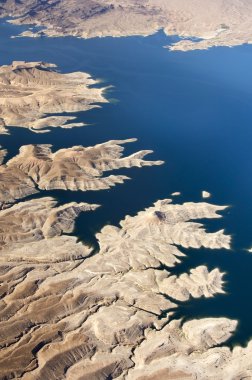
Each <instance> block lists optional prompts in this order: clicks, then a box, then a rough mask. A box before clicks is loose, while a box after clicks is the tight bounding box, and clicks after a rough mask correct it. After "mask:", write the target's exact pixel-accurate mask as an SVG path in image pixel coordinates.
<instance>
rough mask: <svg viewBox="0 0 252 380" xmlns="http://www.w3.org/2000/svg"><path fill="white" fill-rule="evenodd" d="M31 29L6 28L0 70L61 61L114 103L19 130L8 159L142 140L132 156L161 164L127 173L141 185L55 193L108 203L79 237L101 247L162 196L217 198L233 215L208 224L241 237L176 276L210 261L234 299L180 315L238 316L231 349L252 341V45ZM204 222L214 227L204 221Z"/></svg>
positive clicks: (204, 303)
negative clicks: (42, 130) (197, 47)
mask: <svg viewBox="0 0 252 380" xmlns="http://www.w3.org/2000/svg"><path fill="white" fill-rule="evenodd" d="M24 29H25V28H23V27H17V26H12V25H10V24H7V23H4V22H3V23H2V24H0V64H1V65H2V64H9V63H11V62H12V61H13V60H27V61H40V60H42V61H46V62H51V63H56V64H57V65H58V66H59V69H60V70H61V71H63V72H68V71H78V70H80V71H87V72H89V73H91V74H92V75H93V76H94V77H95V78H99V79H102V81H103V83H102V86H104V85H107V84H111V85H113V86H114V87H113V88H111V89H110V90H109V91H108V92H107V95H106V96H107V97H108V98H109V99H111V103H109V104H105V105H103V106H102V108H100V109H95V110H91V111H89V112H81V113H78V115H77V116H78V119H79V120H81V121H84V122H86V123H89V124H90V125H88V126H86V127H83V128H75V129H70V130H68V129H60V128H54V129H52V132H51V133H47V134H35V133H33V132H30V131H28V130H26V129H23V128H12V129H11V135H9V136H4V135H2V136H0V144H1V145H2V146H3V147H4V148H7V149H8V152H9V157H12V156H13V155H15V154H16V153H17V152H18V149H19V147H20V146H22V145H24V144H30V143H32V144H34V143H50V144H53V146H54V149H55V150H56V149H58V148H62V147H70V146H73V145H79V144H82V145H85V146H88V145H94V144H97V143H100V142H104V141H107V140H109V139H124V138H129V137H137V138H138V142H136V143H134V144H130V145H127V148H126V152H127V153H130V152H133V151H136V150H139V149H153V150H154V154H153V155H152V156H150V158H153V159H161V160H164V161H165V165H163V166H161V167H155V166H154V167H150V168H148V167H147V168H142V169H129V170H121V171H118V172H117V173H118V174H119V172H120V173H121V174H126V175H129V176H130V177H131V178H132V179H131V180H130V181H127V182H126V183H125V184H123V185H118V186H116V187H115V188H113V189H111V190H108V191H99V192H86V193H83V192H65V191H51V192H44V193H40V194H39V196H43V195H47V196H48V195H52V196H54V197H57V198H58V200H59V202H60V203H65V202H69V201H73V200H74V201H77V202H79V201H84V202H92V203H99V204H101V205H102V207H101V208H100V209H98V210H97V211H96V212H94V213H87V214H83V215H81V216H80V217H79V219H78V221H77V226H76V230H75V234H77V236H79V238H80V239H81V240H83V241H86V242H89V243H91V244H95V233H96V232H97V231H99V230H100V229H101V228H102V227H103V226H104V225H105V224H107V223H112V224H116V225H117V224H118V223H119V221H120V220H121V219H123V218H124V216H125V215H126V214H130V215H134V214H135V213H136V212H138V211H140V210H142V209H143V208H145V207H148V206H150V205H151V204H152V203H153V202H154V201H156V200H157V199H162V198H167V197H169V194H170V193H172V192H174V191H181V192H182V196H180V197H178V198H177V201H178V202H184V201H199V200H201V197H200V195H201V191H202V190H207V191H209V192H211V193H212V194H213V196H212V198H211V199H210V201H211V202H213V203H217V204H226V205H230V208H229V209H228V210H227V211H226V212H224V218H223V219H220V220H211V221H207V222H206V225H207V228H208V229H209V230H210V231H211V230H213V231H214V230H217V229H219V228H225V230H226V232H227V233H229V234H232V236H233V250H232V251H225V250H216V251H212V250H207V249H201V250H193V249H190V250H186V251H185V253H186V254H187V257H186V258H184V259H183V261H182V263H181V264H180V265H178V266H177V267H176V268H175V270H174V273H177V274H179V273H182V272H184V271H189V269H190V268H193V267H196V266H198V265H202V264H206V265H207V266H208V267H209V269H212V268H214V267H219V268H220V269H221V271H224V272H226V275H225V281H226V286H225V290H226V292H227V294H225V295H220V296H216V297H214V298H213V299H210V300H209V299H199V300H191V301H190V302H187V303H184V304H182V305H181V306H180V308H179V310H178V312H177V314H176V316H182V317H184V316H185V317H186V318H189V319H190V318H199V317H208V316H226V317H229V318H234V319H238V320H239V327H238V330H237V332H236V334H235V335H234V337H233V338H232V339H231V340H230V342H229V343H230V345H233V344H237V343H239V344H245V343H246V342H247V341H248V339H249V338H251V337H252V323H251V317H252V305H251V303H250V301H249V300H250V295H251V292H252V281H251V279H250V274H251V270H252V255H251V254H250V253H248V252H247V251H246V250H247V249H248V248H250V247H251V246H252V202H251V200H252V176H251V162H252V149H251V142H252V109H251V101H252V71H251V65H252V47H251V46H241V47H236V48H233V49H230V48H214V49H211V50H209V51H194V52H187V53H182V52H170V51H168V50H167V49H163V48H162V46H164V45H167V44H170V43H172V42H173V41H174V40H175V39H172V38H167V37H166V36H165V35H164V34H163V33H162V32H160V33H157V34H155V35H154V36H151V37H128V38H103V39H98V38H97V39H90V40H86V41H85V40H80V39H75V38H71V37H65V38H57V39H55V38H51V39H46V38H38V39H28V38H18V39H11V38H10V37H11V35H13V34H15V35H16V34H18V33H20V31H22V30H24ZM204 222H205V221H204Z"/></svg>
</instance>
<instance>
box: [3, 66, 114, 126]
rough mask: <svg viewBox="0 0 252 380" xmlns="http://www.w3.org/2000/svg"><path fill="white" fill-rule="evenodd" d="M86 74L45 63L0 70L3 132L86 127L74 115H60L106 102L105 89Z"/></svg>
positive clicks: (8, 67) (6, 67) (5, 67)
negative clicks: (98, 86)
mask: <svg viewBox="0 0 252 380" xmlns="http://www.w3.org/2000/svg"><path fill="white" fill-rule="evenodd" d="M95 83H97V82H96V81H95V80H93V79H92V78H90V76H89V75H88V74H86V73H82V72H76V73H69V74H61V73H60V72H58V71H57V70H56V65H53V64H49V63H44V62H22V61H21V62H19V61H17V62H13V63H12V64H11V65H9V66H1V67H0V93H1V97H0V114H1V118H0V133H8V132H9V129H8V127H11V126H16V127H24V128H29V129H31V130H32V131H34V132H39V131H40V132H46V131H47V130H46V129H45V128H47V127H62V128H72V127H79V126H83V125H84V124H83V123H76V122H74V119H75V117H74V116H69V115H67V116H57V114H60V113H71V112H77V111H86V110H89V109H91V108H94V107H98V105H97V104H96V103H104V102H107V100H106V99H105V98H104V96H103V93H104V90H105V89H104V88H100V89H98V88H94V87H90V86H91V85H93V84H95Z"/></svg>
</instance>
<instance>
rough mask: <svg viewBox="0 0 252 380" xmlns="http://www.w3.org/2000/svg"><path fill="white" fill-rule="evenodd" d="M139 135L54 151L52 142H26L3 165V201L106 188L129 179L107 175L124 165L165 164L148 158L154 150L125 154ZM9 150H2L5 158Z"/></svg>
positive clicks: (0, 181)
mask: <svg viewBox="0 0 252 380" xmlns="http://www.w3.org/2000/svg"><path fill="white" fill-rule="evenodd" d="M134 141H136V139H128V140H111V141H108V142H105V143H102V144H97V145H95V146H91V147H83V146H74V147H72V148H67V149H60V150H58V151H56V152H54V153H53V152H52V150H51V145H24V146H22V147H21V148H20V153H19V154H18V155H17V156H15V157H14V158H12V159H10V160H9V161H8V162H7V163H6V164H3V165H2V166H0V203H1V206H2V207H4V206H5V205H6V204H7V205H8V204H9V203H13V202H15V200H17V199H21V198H24V197H26V196H28V195H31V194H35V193H37V192H38V191H39V190H56V189H62V190H81V191H88V190H104V189H109V188H110V187H112V186H115V185H116V184H119V183H123V182H124V181H125V180H127V179H128V177H127V176H124V175H114V174H111V175H108V176H106V177H104V176H103V173H104V172H107V171H112V170H117V169H121V168H131V167H143V166H152V165H161V164H162V163H163V161H147V160H144V157H145V156H146V155H147V154H149V153H152V151H150V150H142V151H139V152H136V153H133V154H131V155H129V156H126V157H123V151H124V148H123V146H122V145H123V144H126V143H130V142H134ZM5 154H6V151H4V150H2V151H0V155H1V156H2V157H3V158H2V157H1V158H2V159H4V156H5Z"/></svg>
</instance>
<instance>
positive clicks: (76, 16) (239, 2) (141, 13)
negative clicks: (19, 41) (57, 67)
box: [0, 0, 252, 50]
mask: <svg viewBox="0 0 252 380" xmlns="http://www.w3.org/2000/svg"><path fill="white" fill-rule="evenodd" d="M0 15H2V16H14V17H17V18H16V19H15V20H13V21H12V22H13V23H17V24H36V25H38V26H42V27H45V29H43V30H42V31H38V32H36V31H35V32H33V31H31V30H28V31H26V32H24V33H23V35H24V36H30V37H35V36H40V35H47V36H65V35H71V36H78V37H83V38H90V37H103V36H129V35H150V34H153V33H155V32H156V31H158V30H160V29H163V30H164V32H165V33H166V34H167V35H179V36H181V37H183V39H184V40H182V41H181V42H179V43H176V44H175V45H174V47H173V49H174V50H175V49H176V50H193V49H207V48H208V47H211V46H235V45H240V44H243V43H251V32H252V26H251V25H252V3H251V1H250V0H229V1H228V2H225V1H223V0H211V1H210V2H208V4H207V7H206V3H205V1H204V0H145V1H141V0H85V1H82V2H80V1H79V0H51V1H50V2H48V1H46V2H41V1H38V0H29V1H27V0H26V1H22V2H21V1H13V0H6V1H4V2H2V3H1V5H0ZM188 37H189V38H188ZM190 37H198V39H197V40H195V39H193V40H190Z"/></svg>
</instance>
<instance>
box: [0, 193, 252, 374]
mask: <svg viewBox="0 0 252 380" xmlns="http://www.w3.org/2000/svg"><path fill="white" fill-rule="evenodd" d="M96 208H97V205H88V204H76V203H72V204H67V205H64V206H60V207H57V204H56V202H55V201H54V200H53V199H52V198H42V199H36V200H31V201H25V202H21V203H17V204H16V205H14V206H12V207H10V208H8V209H7V210H2V211H0V224H1V231H2V232H1V235H2V238H1V241H2V243H1V246H0V250H1V258H0V273H1V274H0V278H1V284H2V285H1V294H2V299H1V322H0V328H1V339H0V344H1V351H0V368H1V378H2V379H13V378H16V379H17V378H22V379H25V380H27V379H32V380H34V379H36V380H38V379H41V380H42V379H58V380H62V379H69V380H70V379H76V380H77V379H79V380H80V379H82V380H83V379H86V380H89V379H104V380H105V379H107V378H118V379H119V378H120V379H138V380H140V379H157V378H158V379H173V378H177V379H184V378H188V379H196V378H197V379H202V380H203V379H204V380H205V379H228V378H230V377H229V375H230V374H231V373H232V376H233V378H243V377H248V378H249V376H250V375H251V371H252V367H251V349H252V347H251V344H249V345H248V347H246V348H238V347H237V348H235V349H234V350H233V351H231V350H230V349H229V348H227V347H225V346H223V343H225V341H226V340H228V339H229V337H230V336H231V335H232V333H233V332H234V330H235V328H236V326H237V321H233V320H229V319H227V318H224V317H223V318H203V319H199V320H193V321H187V322H185V323H183V322H182V321H181V320H177V319H174V318H173V316H172V315H173V311H174V310H175V309H176V308H177V307H178V304H177V302H178V301H179V302H184V301H186V300H188V299H189V297H194V298H198V297H213V296H215V295H216V294H218V293H223V292H224V291H225V290H224V288H223V273H221V272H220V271H219V269H218V268H215V269H213V270H211V271H209V270H208V268H207V267H205V266H200V267H196V268H192V269H191V270H190V272H188V273H184V274H182V275H179V276H176V275H173V267H175V266H177V265H178V264H179V262H180V258H181V257H182V256H183V255H184V254H183V253H182V252H181V250H180V248H179V247H180V246H181V247H184V248H189V247H194V248H200V247H202V246H203V247H207V248H211V249H220V248H225V249H229V248H230V242H231V239H230V236H228V235H226V234H225V233H224V231H222V230H221V231H217V232H213V233H209V232H206V230H205V229H204V226H203V225H202V224H201V223H198V222H196V220H197V219H200V220H202V219H203V218H204V219H206V218H220V215H219V212H220V211H223V210H224V209H225V207H223V206H221V207H220V206H215V205H211V204H208V203H204V202H203V203H184V204H181V205H176V204H173V203H172V202H171V200H170V199H166V200H162V201H158V202H156V203H155V204H154V205H153V206H152V207H150V208H148V209H146V210H145V211H142V212H139V213H138V214H137V215H136V216H133V217H130V216H127V217H126V218H125V219H124V220H123V221H122V222H121V225H120V227H115V226H105V227H104V228H103V229H102V230H101V232H100V233H98V234H97V240H98V243H99V251H98V252H97V253H96V254H95V255H93V254H92V248H90V247H87V246H85V245H83V244H82V243H77V242H76V238H75V237H73V236H69V235H68V234H69V233H70V232H71V231H72V230H73V226H74V221H75V218H76V217H77V215H78V214H79V212H87V211H92V212H95V209H96ZM162 264H163V265H164V264H165V265H166V268H167V269H166V270H163V269H161V265H162ZM168 268H169V269H168Z"/></svg>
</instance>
